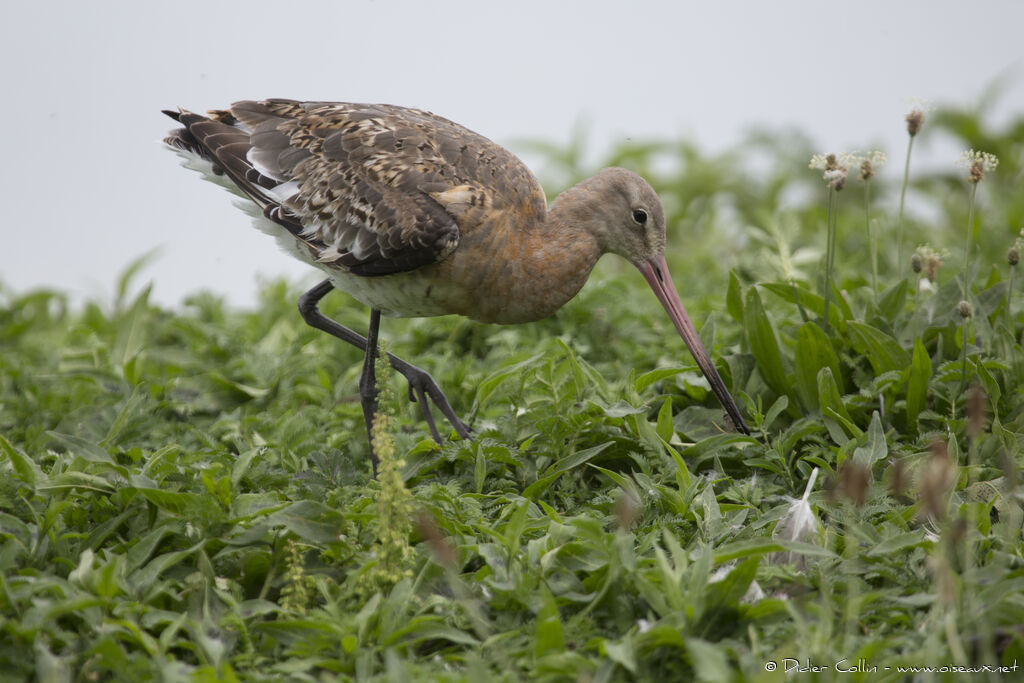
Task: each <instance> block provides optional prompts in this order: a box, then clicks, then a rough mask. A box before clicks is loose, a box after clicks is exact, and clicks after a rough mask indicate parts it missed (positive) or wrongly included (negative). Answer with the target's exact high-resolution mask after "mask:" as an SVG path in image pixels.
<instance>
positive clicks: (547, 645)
mask: <svg viewBox="0 0 1024 683" xmlns="http://www.w3.org/2000/svg"><path fill="white" fill-rule="evenodd" d="M541 596H542V598H543V601H544V602H543V604H542V605H541V608H540V611H539V612H537V630H536V637H535V642H534V651H533V654H534V656H535V657H543V656H544V655H546V654H548V653H549V652H562V651H563V650H565V635H564V634H563V632H562V620H561V619H560V618H559V616H558V603H556V602H555V598H554V597H553V596H552V595H551V591H550V590H548V589H547V587H544V588H542V590H541Z"/></svg>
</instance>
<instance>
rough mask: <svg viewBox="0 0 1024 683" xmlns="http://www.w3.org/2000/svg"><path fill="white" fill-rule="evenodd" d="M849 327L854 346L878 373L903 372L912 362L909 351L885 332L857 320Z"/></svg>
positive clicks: (852, 321) (851, 322) (849, 324)
mask: <svg viewBox="0 0 1024 683" xmlns="http://www.w3.org/2000/svg"><path fill="white" fill-rule="evenodd" d="M847 329H848V332H849V335H850V341H851V343H852V344H853V347H854V348H855V349H856V350H857V351H858V352H859V353H862V354H864V355H865V356H867V359H868V362H870V363H871V367H872V368H873V369H874V371H875V374H876V375H881V374H882V373H885V372H892V371H894V370H895V371H898V372H902V371H903V370H904V369H905V368H906V367H907V366H908V365H909V364H910V358H908V357H907V352H906V351H905V350H904V349H903V347H902V346H900V345H899V342H897V341H896V340H895V339H893V338H892V337H891V336H890V335H888V334H886V333H885V332H882V331H881V330H879V329H877V328H874V327H871V325H865V324H864V323H862V322H857V321H856V320H851V321H849V323H848V328H847Z"/></svg>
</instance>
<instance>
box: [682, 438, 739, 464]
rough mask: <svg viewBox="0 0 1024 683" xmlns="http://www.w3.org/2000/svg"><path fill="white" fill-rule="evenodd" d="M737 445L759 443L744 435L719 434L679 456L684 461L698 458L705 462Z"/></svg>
mask: <svg viewBox="0 0 1024 683" xmlns="http://www.w3.org/2000/svg"><path fill="white" fill-rule="evenodd" d="M736 443H757V442H756V441H755V440H754V439H753V438H752V437H749V436H744V435H742V434H717V435H715V436H709V437H708V438H706V439H702V440H700V441H698V442H697V443H695V444H693V445H692V446H690V447H689V448H684V449H683V450H682V451H681V452H680V453H679V455H681V456H682V457H683V458H684V459H695V458H696V459H700V460H703V459H705V458H708V457H711V456H713V455H715V454H717V453H718V451H720V450H723V449H725V448H726V447H727V446H730V445H732V444H736Z"/></svg>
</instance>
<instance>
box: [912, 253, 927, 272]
mask: <svg viewBox="0 0 1024 683" xmlns="http://www.w3.org/2000/svg"><path fill="white" fill-rule="evenodd" d="M923 267H924V261H922V260H921V255H920V254H918V253H917V252H916V251H915V252H914V255H913V256H911V257H910V269H911V270H913V271H914V272H915V273H918V274H920V272H921V269H922V268H923Z"/></svg>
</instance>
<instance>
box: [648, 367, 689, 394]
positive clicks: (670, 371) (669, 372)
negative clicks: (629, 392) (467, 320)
mask: <svg viewBox="0 0 1024 683" xmlns="http://www.w3.org/2000/svg"><path fill="white" fill-rule="evenodd" d="M692 370H693V367H692V366H691V367H684V368H657V369H655V370H650V371H648V372H645V373H644V374H642V375H640V376H639V377H637V379H636V382H635V383H634V385H633V387H634V389H635V390H636V392H637V393H638V394H642V393H643V391H644V389H646V388H647V387H649V386H651V385H652V384H654V383H655V382H660V381H661V380H663V379H668V378H669V377H674V376H675V375H678V374H679V373H681V372H690V371H692Z"/></svg>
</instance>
